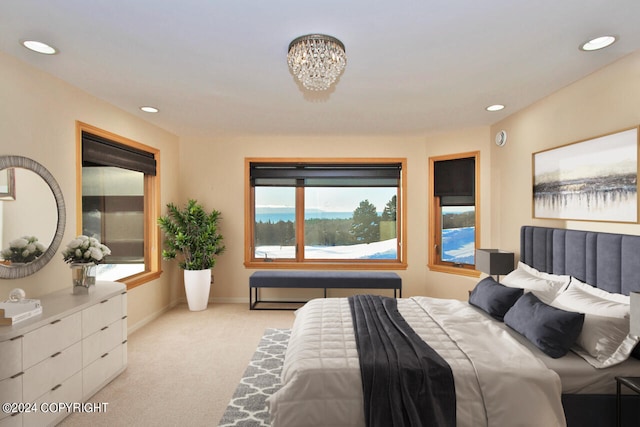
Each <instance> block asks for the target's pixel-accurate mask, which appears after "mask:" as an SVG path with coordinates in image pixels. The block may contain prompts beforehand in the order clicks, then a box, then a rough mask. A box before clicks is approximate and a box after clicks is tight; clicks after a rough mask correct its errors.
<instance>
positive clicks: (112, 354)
mask: <svg viewBox="0 0 640 427" xmlns="http://www.w3.org/2000/svg"><path fill="white" fill-rule="evenodd" d="M123 349H124V346H122V345H119V346H117V347H116V348H114V349H112V350H111V351H109V353H105V354H103V355H102V356H100V358H99V359H97V360H96V361H95V362H93V363H92V364H90V365H89V366H87V367H86V368H84V370H83V373H82V391H83V395H84V398H85V399H88V398H89V397H91V396H92V395H93V394H94V393H95V392H96V391H98V389H100V388H102V387H103V386H104V385H105V382H106V381H107V380H108V379H110V378H111V377H113V376H114V375H116V374H117V373H118V372H120V370H121V369H122V368H123V367H124V365H123V363H122V357H123V354H122V352H123V351H124V350H123Z"/></svg>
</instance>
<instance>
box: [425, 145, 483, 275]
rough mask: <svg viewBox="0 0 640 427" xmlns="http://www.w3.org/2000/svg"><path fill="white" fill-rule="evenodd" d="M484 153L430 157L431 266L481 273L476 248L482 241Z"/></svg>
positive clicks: (431, 267) (458, 272) (440, 268)
mask: <svg viewBox="0 0 640 427" xmlns="http://www.w3.org/2000/svg"><path fill="white" fill-rule="evenodd" d="M479 158H480V153H479V152H473V153H464V154H456V155H450V156H441V157H432V158H430V159H429V166H430V167H429V170H430V171H431V179H430V180H429V192H430V194H431V201H432V203H431V207H430V210H429V225H430V227H429V230H430V232H429V240H430V242H429V243H430V244H429V248H430V249H429V268H430V269H432V270H435V271H444V272H449V273H456V274H463V275H474V276H475V275H477V272H476V271H475V249H476V247H477V243H478V242H479V241H480V228H479V221H478V217H479V209H478V200H479V196H478V188H479V186H478V176H479V175H478V168H477V164H478V162H479Z"/></svg>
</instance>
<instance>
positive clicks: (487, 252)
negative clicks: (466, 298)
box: [476, 249, 514, 275]
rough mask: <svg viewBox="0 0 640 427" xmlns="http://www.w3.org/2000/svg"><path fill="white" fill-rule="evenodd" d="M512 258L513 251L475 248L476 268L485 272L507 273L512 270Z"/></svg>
mask: <svg viewBox="0 0 640 427" xmlns="http://www.w3.org/2000/svg"><path fill="white" fill-rule="evenodd" d="M513 259H514V258H513V252H507V251H502V250H500V249H476V270H479V271H482V272H483V273H487V274H497V275H500V274H508V273H511V272H512V271H513Z"/></svg>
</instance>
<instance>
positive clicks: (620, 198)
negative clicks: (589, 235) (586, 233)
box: [532, 127, 638, 223]
mask: <svg viewBox="0 0 640 427" xmlns="http://www.w3.org/2000/svg"><path fill="white" fill-rule="evenodd" d="M532 162H533V217H534V218H543V219H567V220H578V221H604V222H628V223H637V222H638V179H637V178H638V127H634V128H630V129H625V130H622V131H619V132H615V133H611V134H607V135H603V136H599V137H596V138H592V139H588V140H583V141H578V142H574V143H571V144H567V145H564V146H561V147H557V148H552V149H548V150H544V151H540V152H537V153H533V159H532Z"/></svg>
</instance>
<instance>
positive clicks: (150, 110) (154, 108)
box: [140, 106, 160, 113]
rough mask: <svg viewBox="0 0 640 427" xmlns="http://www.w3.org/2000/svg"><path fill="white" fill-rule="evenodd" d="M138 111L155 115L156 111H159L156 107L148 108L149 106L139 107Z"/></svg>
mask: <svg viewBox="0 0 640 427" xmlns="http://www.w3.org/2000/svg"><path fill="white" fill-rule="evenodd" d="M140 109H141V110H142V111H144V112H145V113H157V112H158V111H160V110H158V109H157V108H156V107H150V106H144V107H140Z"/></svg>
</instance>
